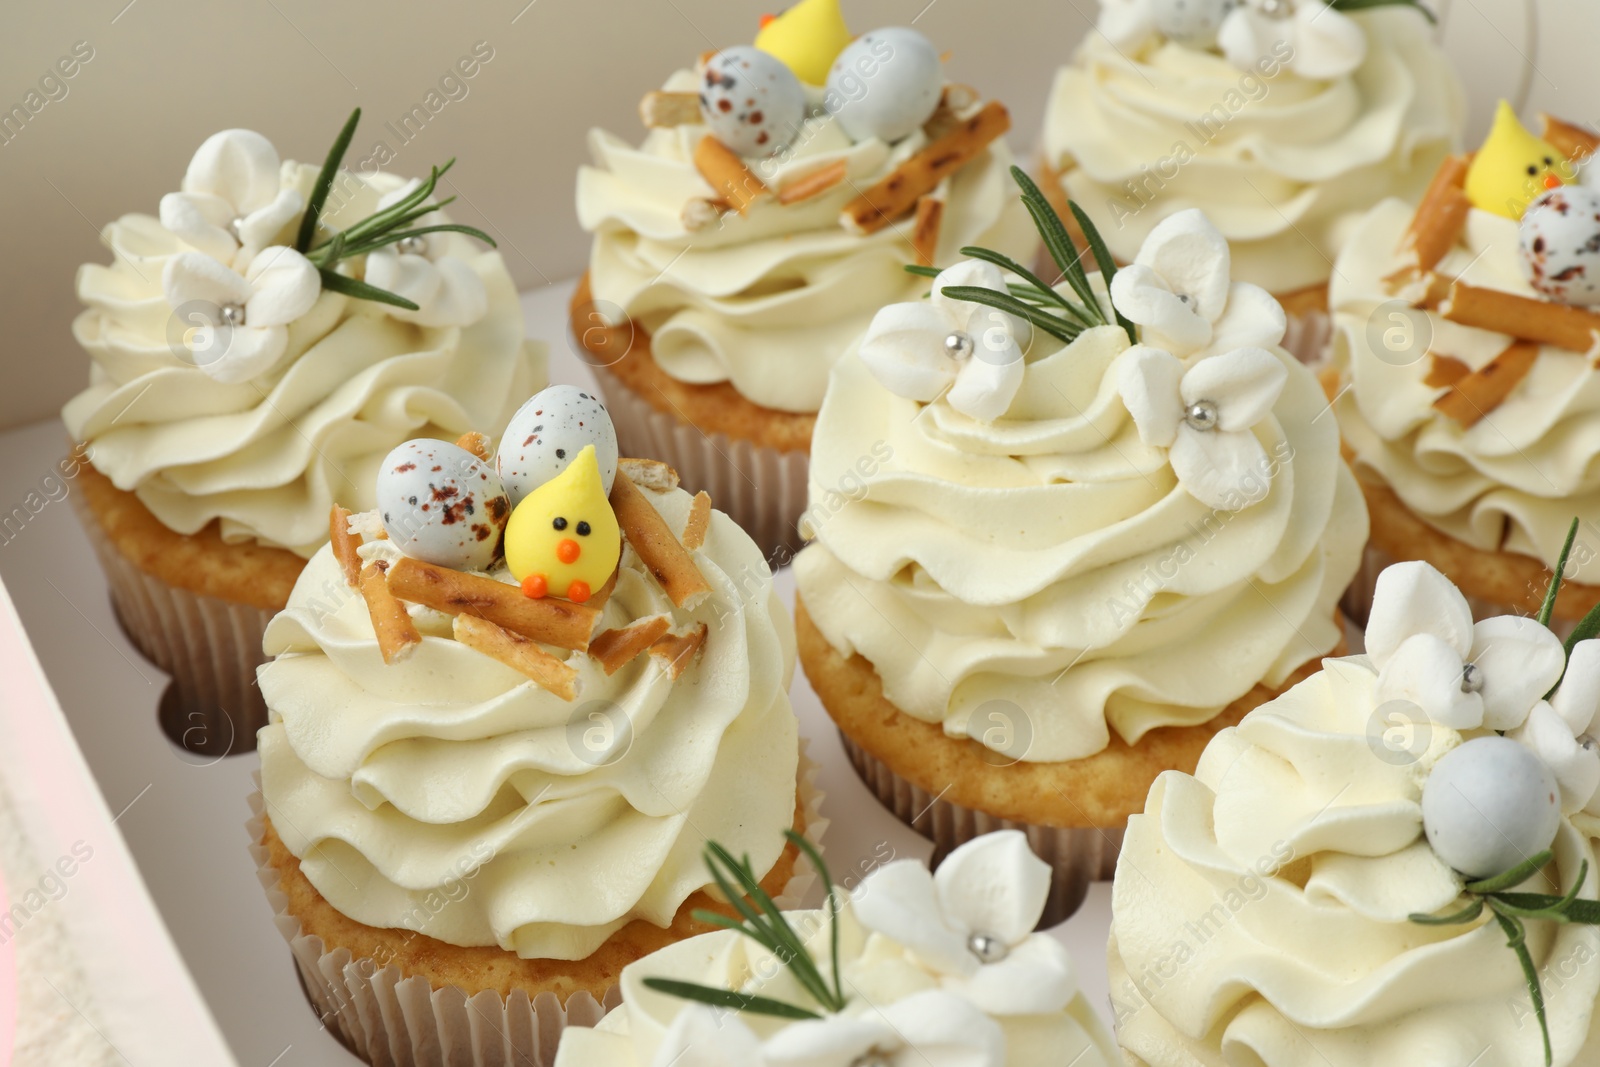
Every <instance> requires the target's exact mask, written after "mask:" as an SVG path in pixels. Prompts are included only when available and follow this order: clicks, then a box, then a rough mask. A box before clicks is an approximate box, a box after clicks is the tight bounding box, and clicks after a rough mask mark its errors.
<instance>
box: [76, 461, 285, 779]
mask: <svg viewBox="0 0 1600 1067" xmlns="http://www.w3.org/2000/svg"><path fill="white" fill-rule="evenodd" d="M68 499H70V500H71V501H73V506H74V507H75V508H76V509H77V513H78V519H79V521H80V523H81V524H82V526H83V528H84V531H85V532H86V533H87V534H88V536H89V543H90V544H91V545H92V546H93V547H94V552H95V555H96V556H97V557H99V559H100V565H101V568H102V569H103V570H104V571H105V575H106V579H107V581H108V582H109V583H110V586H111V605H112V607H113V608H114V609H115V611H116V616H117V622H118V624H119V625H120V626H121V627H122V631H123V633H125V634H127V635H128V640H129V641H131V642H133V645H134V647H135V648H137V649H138V650H139V652H140V653H141V654H143V655H144V657H145V658H146V659H148V660H149V661H150V662H152V663H154V664H155V665H156V666H157V667H160V668H161V669H162V670H163V671H165V672H167V673H168V674H169V675H171V676H172V682H171V684H170V685H169V686H168V687H167V690H166V692H165V693H163V694H162V697H161V710H160V721H161V728H162V730H163V732H165V733H166V735H167V737H168V739H169V740H171V741H172V743H173V744H175V745H178V746H180V747H181V748H183V749H185V750H187V751H190V752H194V753H197V754H199V755H207V756H225V755H228V754H230V753H238V752H253V751H255V747H256V731H257V730H259V729H260V728H261V727H263V726H265V725H266V724H267V705H266V703H265V701H263V700H262V697H261V690H260V689H259V688H258V687H257V686H256V668H257V667H258V666H260V665H261V664H262V663H265V662H266V656H265V655H264V654H263V653H262V651H261V640H262V635H263V634H265V633H266V629H267V623H268V622H270V621H271V620H272V616H273V614H274V612H271V611H268V610H266V609H264V608H258V607H255V606H253V605H250V604H240V603H235V602H233V601H228V600H220V599H218V598H216V597H210V596H204V595H202V594H199V593H194V592H191V591H190V590H187V589H180V588H178V587H177V586H174V585H169V584H167V583H166V582H164V581H162V580H161V579H159V578H155V577H152V576H151V575H149V574H146V573H145V572H144V571H142V570H140V569H139V568H138V567H136V566H135V565H134V564H133V563H131V562H129V561H128V560H127V559H126V558H124V557H123V555H122V553H120V552H118V551H117V548H116V546H115V545H114V544H112V543H111V539H110V538H109V537H107V536H106V533H105V531H104V530H103V529H102V528H101V526H100V522H99V520H98V519H97V518H96V517H95V515H94V513H93V512H92V511H91V510H90V509H89V506H88V504H87V503H86V502H85V501H84V499H83V494H82V493H73V494H71V495H70V496H69V498H68Z"/></svg>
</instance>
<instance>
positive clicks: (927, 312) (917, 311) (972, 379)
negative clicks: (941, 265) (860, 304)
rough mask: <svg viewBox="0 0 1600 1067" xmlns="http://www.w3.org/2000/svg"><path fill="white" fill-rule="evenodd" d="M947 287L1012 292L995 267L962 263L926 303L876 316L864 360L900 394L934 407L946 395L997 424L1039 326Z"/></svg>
mask: <svg viewBox="0 0 1600 1067" xmlns="http://www.w3.org/2000/svg"><path fill="white" fill-rule="evenodd" d="M946 286H978V287H981V288H984V289H993V290H995V291H997V292H1001V293H1004V292H1006V291H1007V290H1006V282H1005V278H1004V276H1003V275H1002V274H1001V273H1000V270H999V268H998V267H995V266H994V265H993V264H990V263H984V262H982V261H979V260H966V261H963V262H961V263H957V264H956V265H955V266H953V267H950V268H949V269H948V270H945V271H943V272H941V273H940V274H939V276H938V277H937V278H935V279H934V282H933V295H932V296H930V297H929V298H928V299H927V300H919V301H914V302H910V303H904V304H890V305H889V306H888V307H886V308H883V309H882V310H880V311H879V312H878V313H877V315H875V316H873V319H872V325H871V326H869V327H868V328H867V334H866V337H865V338H863V339H862V342H861V359H862V361H863V362H864V363H866V365H867V369H868V370H870V371H871V372H872V376H873V377H874V378H876V379H877V380H878V381H879V383H880V384H882V385H883V387H884V388H885V389H888V390H889V391H890V392H891V393H894V394H895V395H897V396H903V397H906V398H907V399H909V400H919V401H922V402H923V403H929V402H932V401H934V400H937V399H938V398H939V397H940V396H941V395H943V396H944V397H945V399H946V400H947V401H948V402H949V404H950V406H951V407H953V408H955V409H956V410H957V411H959V412H961V413H962V414H965V415H970V416H971V417H972V418H974V419H978V420H980V421H982V422H993V421H994V420H995V419H998V418H999V417H1000V416H1002V415H1004V414H1005V413H1006V409H1007V408H1009V407H1010V406H1011V401H1012V400H1013V399H1014V398H1015V397H1016V395H1017V390H1018V389H1019V388H1020V387H1021V386H1022V377H1023V372H1024V369H1025V365H1024V362H1023V354H1022V350H1023V346H1025V345H1026V344H1027V343H1028V341H1029V339H1030V338H1031V336H1032V333H1031V330H1032V327H1030V326H1029V325H1028V324H1027V323H1026V322H1024V321H1022V320H1021V319H1019V318H1016V317H1015V316H1013V315H1009V314H1007V313H1006V312H1003V311H998V310H996V309H994V308H990V307H985V306H983V305H982V304H977V303H973V302H971V301H966V300H957V299H954V298H952V297H948V296H946V295H945V294H944V289H945V287H946Z"/></svg>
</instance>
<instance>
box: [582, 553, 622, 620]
mask: <svg viewBox="0 0 1600 1067" xmlns="http://www.w3.org/2000/svg"><path fill="white" fill-rule="evenodd" d="M621 573H622V567H621V565H620V564H619V565H618V567H617V569H616V570H614V571H612V572H611V577H609V578H607V579H606V584H605V585H602V586H601V587H600V588H599V589H597V590H595V592H594V595H593V596H591V597H589V599H588V601H587V603H586V605H585V606H586V607H591V608H593V609H594V610H595V615H596V616H597V617H598V616H599V614H600V610H601V609H602V608H604V607H605V606H606V601H608V600H610V599H611V594H612V593H614V592H616V591H617V575H619V574H621Z"/></svg>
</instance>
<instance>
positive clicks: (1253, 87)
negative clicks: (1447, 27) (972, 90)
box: [1042, 0, 1464, 360]
mask: <svg viewBox="0 0 1600 1067" xmlns="http://www.w3.org/2000/svg"><path fill="white" fill-rule="evenodd" d="M1342 6H1343V5H1339V4H1334V5H1331V6H1330V5H1327V4H1324V3H1323V2H1322V0H1242V2H1236V0H1189V2H1187V3H1184V2H1178V3H1171V2H1163V0H1101V4H1100V16H1099V25H1098V27H1097V31H1096V32H1092V33H1090V34H1089V35H1088V36H1087V37H1085V39H1084V42H1083V44H1082V45H1081V46H1080V48H1079V50H1078V54H1077V57H1076V58H1075V59H1074V60H1073V62H1072V63H1071V65H1069V66H1067V67H1064V68H1062V70H1061V71H1060V72H1059V73H1058V74H1057V76H1056V81H1055V85H1054V87H1053V89H1052V90H1051V94H1050V100H1049V104H1048V106H1047V109H1046V115H1045V126H1044V137H1043V142H1042V147H1043V153H1044V159H1043V171H1044V179H1043V184H1044V187H1045V189H1046V191H1049V192H1053V193H1055V194H1057V195H1059V196H1061V197H1063V198H1064V197H1066V196H1070V197H1073V198H1075V199H1076V200H1077V201H1078V202H1079V203H1081V204H1082V205H1083V208H1084V210H1085V211H1086V212H1088V214H1089V216H1090V217H1091V218H1093V219H1094V221H1095V223H1096V224H1097V225H1098V226H1099V227H1100V231H1101V232H1102V233H1103V234H1105V239H1106V243H1107V244H1108V245H1109V246H1110V248H1111V251H1112V253H1113V254H1115V255H1116V257H1117V258H1118V260H1119V261H1127V260H1131V259H1132V258H1133V255H1134V253H1135V252H1137V251H1138V249H1139V247H1140V245H1141V244H1142V243H1143V242H1144V240H1145V239H1146V237H1147V236H1148V235H1149V234H1150V232H1151V231H1152V230H1153V229H1154V228H1155V226H1156V225H1157V224H1158V223H1159V222H1160V221H1161V220H1162V219H1164V218H1166V217H1167V216H1169V215H1171V214H1173V213H1174V212H1178V211H1182V210H1185V209H1188V208H1200V209H1201V210H1203V211H1204V212H1205V213H1206V215H1207V216H1208V217H1209V218H1210V219H1211V220H1212V221H1213V222H1214V223H1215V224H1216V226H1217V228H1218V229H1219V230H1221V231H1222V234H1223V236H1225V237H1226V238H1227V239H1228V243H1229V244H1230V245H1232V246H1233V256H1234V260H1233V262H1234V269H1235V271H1236V273H1237V275H1238V277H1239V278H1240V279H1241V280H1243V281H1247V282H1251V283H1253V284H1255V285H1259V286H1261V287H1263V288H1265V289H1268V290H1270V291H1271V292H1272V294H1273V295H1274V296H1275V297H1277V299H1278V302H1279V303H1280V304H1282V305H1283V308H1284V310H1285V312H1287V314H1288V320H1289V328H1288V333H1287V336H1286V339H1285V347H1287V348H1288V349H1289V350H1290V351H1292V352H1294V353H1295V355H1297V356H1299V357H1300V358H1301V359H1304V360H1316V359H1319V358H1321V357H1322V355H1323V354H1324V352H1325V350H1326V347H1327V344H1328V337H1329V323H1328V280H1329V277H1330V274H1331V273H1332V267H1333V262H1334V259H1335V258H1336V257H1337V256H1338V254H1339V251H1340V249H1341V248H1342V247H1343V246H1344V243H1345V241H1346V239H1347V238H1348V237H1349V235H1350V229H1351V227H1352V225H1353V224H1354V222H1355V221H1356V219H1357V218H1359V217H1360V215H1361V214H1362V213H1364V212H1365V211H1366V210H1367V209H1368V208H1370V207H1371V206H1372V205H1373V204H1375V203H1377V202H1378V201H1379V200H1381V199H1383V198H1384V197H1387V196H1399V197H1404V198H1408V199H1410V200H1412V201H1413V202H1415V200H1416V198H1417V197H1418V196H1419V195H1420V194H1421V192H1422V190H1423V187H1424V186H1425V185H1426V184H1427V181H1428V178H1429V176H1430V175H1432V174H1433V172H1434V169H1435V168H1436V167H1437V166H1438V165H1439V161H1440V160H1441V159H1442V158H1443V157H1444V156H1445V155H1446V154H1447V153H1449V152H1451V151H1454V150H1455V148H1456V146H1457V144H1458V141H1459V138H1460V132H1461V127H1462V121H1463V114H1464V104H1463V94H1462V90H1461V87H1460V84H1459V82H1458V81H1457V79H1456V77H1455V76H1454V74H1453V73H1452V72H1451V70H1450V68H1449V66H1448V64H1447V62H1446V60H1445V58H1444V55H1443V53H1441V52H1440V50H1439V48H1438V46H1437V45H1436V44H1435V43H1434V40H1433V31H1432V27H1431V24H1430V20H1431V16H1430V15H1427V14H1426V12H1425V11H1424V9H1423V8H1421V7H1420V6H1418V5H1417V4H1415V3H1413V2H1411V0H1390V2H1388V3H1382V2H1380V3H1378V4H1359V5H1351V6H1352V7H1355V8H1358V10H1352V11H1349V12H1348V13H1347V12H1344V11H1341V10H1338V8H1340V7H1342Z"/></svg>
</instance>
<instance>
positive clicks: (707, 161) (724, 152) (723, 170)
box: [694, 133, 772, 215]
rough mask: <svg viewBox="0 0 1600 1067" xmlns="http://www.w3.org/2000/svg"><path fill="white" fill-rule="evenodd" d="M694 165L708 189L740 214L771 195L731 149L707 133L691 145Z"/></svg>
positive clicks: (753, 172) (770, 191)
mask: <svg viewBox="0 0 1600 1067" xmlns="http://www.w3.org/2000/svg"><path fill="white" fill-rule="evenodd" d="M694 166H695V169H696V170H698V171H699V172H700V176H701V177H702V178H704V179H705V180H706V181H707V182H708V183H710V185H711V188H713V189H715V190H716V191H717V193H718V194H719V195H721V196H722V197H724V198H725V199H726V200H727V201H728V203H730V204H732V205H733V209H734V210H735V211H737V212H738V213H739V214H741V215H743V214H745V213H746V212H748V211H749V210H750V205H751V204H754V203H755V202H756V201H757V200H760V199H761V198H762V197H764V196H770V195H771V194H772V190H770V189H768V188H767V186H766V184H765V183H764V182H763V181H762V180H761V179H760V178H758V177H756V174H755V171H753V170H751V169H750V168H749V167H747V166H745V165H744V160H742V159H740V158H739V157H738V156H737V155H735V154H734V151H733V149H731V148H729V147H728V146H727V145H725V144H723V143H722V142H721V141H719V140H717V139H716V138H715V137H713V136H711V135H710V134H709V133H708V134H706V135H705V136H704V137H702V138H700V143H699V144H698V145H696V146H695V149H694Z"/></svg>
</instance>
